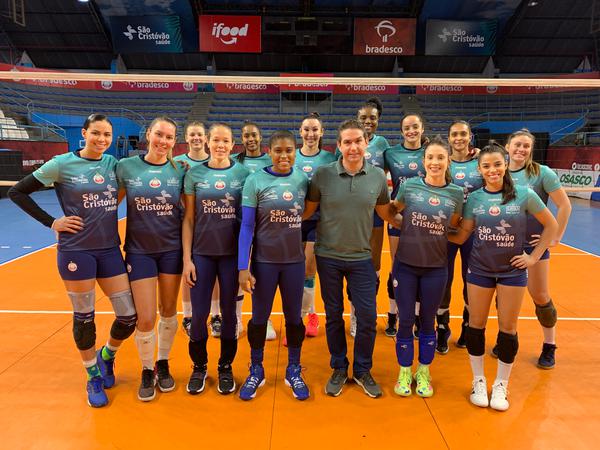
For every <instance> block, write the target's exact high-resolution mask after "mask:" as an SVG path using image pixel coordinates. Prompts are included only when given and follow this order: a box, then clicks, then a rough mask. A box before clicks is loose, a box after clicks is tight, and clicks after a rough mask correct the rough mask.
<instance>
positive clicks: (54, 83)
mask: <svg viewBox="0 0 600 450" xmlns="http://www.w3.org/2000/svg"><path fill="white" fill-rule="evenodd" d="M0 70H2V71H8V72H54V71H52V70H47V69H36V68H33V67H24V66H13V65H12V64H1V63H0ZM5 81H14V82H15V83H21V84H31V85H34V86H46V87H56V88H63V89H91V90H93V89H96V81H80V80H22V79H20V78H19V77H18V75H16V74H15V78H13V79H12V80H5Z"/></svg>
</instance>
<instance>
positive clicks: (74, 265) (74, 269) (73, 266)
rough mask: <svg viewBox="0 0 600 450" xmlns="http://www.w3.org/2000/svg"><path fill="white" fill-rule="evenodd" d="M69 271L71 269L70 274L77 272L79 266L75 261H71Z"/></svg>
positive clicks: (68, 266)
mask: <svg viewBox="0 0 600 450" xmlns="http://www.w3.org/2000/svg"><path fill="white" fill-rule="evenodd" d="M67 269H69V272H75V271H76V270H77V264H75V263H74V262H73V261H70V262H69V264H68V265H67Z"/></svg>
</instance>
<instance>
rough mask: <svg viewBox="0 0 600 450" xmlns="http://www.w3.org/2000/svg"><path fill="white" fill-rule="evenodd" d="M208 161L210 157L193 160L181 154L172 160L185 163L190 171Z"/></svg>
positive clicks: (185, 154)
mask: <svg viewBox="0 0 600 450" xmlns="http://www.w3.org/2000/svg"><path fill="white" fill-rule="evenodd" d="M209 159H210V157H208V156H207V157H206V158H204V159H194V158H190V156H189V155H188V154H187V153H183V154H181V155H177V156H175V157H174V158H173V160H174V161H178V162H179V161H181V162H185V163H187V164H189V166H190V169H191V168H192V167H196V166H197V165H198V164H202V163H203V162H206V161H208V160H209Z"/></svg>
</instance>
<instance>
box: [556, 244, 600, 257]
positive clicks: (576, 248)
mask: <svg viewBox="0 0 600 450" xmlns="http://www.w3.org/2000/svg"><path fill="white" fill-rule="evenodd" d="M560 243H561V245H566V246H567V247H571V248H573V249H575V250H579V251H580V252H583V253H585V254H587V255H590V256H595V257H596V258H600V255H596V254H595V253H591V252H588V251H585V250H582V249H580V248H579V247H575V246H574V245H570V244H565V243H564V242H562V241H561V242H560ZM550 256H552V252H550Z"/></svg>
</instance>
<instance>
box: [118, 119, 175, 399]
mask: <svg viewBox="0 0 600 450" xmlns="http://www.w3.org/2000/svg"><path fill="white" fill-rule="evenodd" d="M176 136H177V125H176V124H175V122H174V121H173V120H171V119H170V118H168V117H157V118H155V119H154V120H153V121H152V122H151V123H150V126H149V127H148V129H147V130H146V140H147V142H148V152H147V153H146V154H145V155H139V156H133V157H131V158H125V159H122V160H121V161H119V164H118V166H117V178H118V180H119V186H120V188H121V189H122V190H124V191H125V193H126V198H127V230H126V234H125V246H124V249H125V252H126V255H125V263H126V264H127V271H128V272H129V282H130V283H131V290H132V292H133V300H134V302H135V306H136V310H137V312H138V323H137V331H136V335H135V342H136V345H137V350H138V354H139V357H140V360H141V362H142V381H141V383H140V388H139V390H138V399H140V400H141V401H145V402H147V401H151V400H152V399H154V397H155V395H156V390H155V386H156V384H157V383H158V388H159V389H160V390H161V391H162V392H170V391H172V390H173V389H175V380H174V379H173V377H172V376H171V374H170V372H169V353H170V351H171V348H172V346H173V340H174V339H175V333H176V331H177V294H178V293H179V284H180V282H181V271H182V259H181V258H182V252H181V218H182V211H181V199H180V197H181V190H182V186H183V177H184V175H185V170H184V169H183V168H182V167H180V166H179V165H177V164H175V162H174V161H173V158H172V151H173V147H174V145H175V142H176ZM157 294H158V295H157ZM157 298H158V308H159V314H160V319H159V321H158V355H157V360H156V365H155V359H154V351H155V347H156V341H157V337H156V334H155V331H154V326H155V324H156V305H157Z"/></svg>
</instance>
